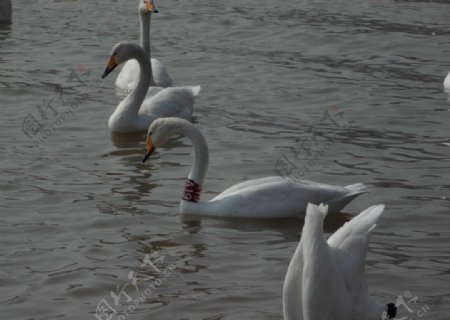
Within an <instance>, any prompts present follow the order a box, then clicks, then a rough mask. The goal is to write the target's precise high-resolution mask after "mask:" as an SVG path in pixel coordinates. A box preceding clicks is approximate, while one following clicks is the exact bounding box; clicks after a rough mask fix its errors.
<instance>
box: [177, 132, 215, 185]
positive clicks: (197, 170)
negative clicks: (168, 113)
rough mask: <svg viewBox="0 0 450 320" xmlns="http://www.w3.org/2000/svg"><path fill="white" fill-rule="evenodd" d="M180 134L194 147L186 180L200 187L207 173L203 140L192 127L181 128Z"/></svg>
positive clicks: (207, 154)
mask: <svg viewBox="0 0 450 320" xmlns="http://www.w3.org/2000/svg"><path fill="white" fill-rule="evenodd" d="M182 133H183V134H184V135H185V136H186V137H187V138H188V139H189V140H191V142H192V144H193V146H194V163H193V165H192V169H191V172H190V173H189V176H188V179H191V180H193V181H195V182H196V183H197V184H199V185H200V186H203V185H204V184H205V179H206V172H207V171H208V163H209V151H208V145H207V144H206V141H205V138H204V137H203V135H202V134H201V132H200V131H199V130H198V129H197V128H195V127H194V126H193V125H191V124H189V125H186V126H184V127H183V129H182Z"/></svg>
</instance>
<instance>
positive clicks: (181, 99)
mask: <svg viewBox="0 0 450 320" xmlns="http://www.w3.org/2000/svg"><path fill="white" fill-rule="evenodd" d="M199 91H200V86H197V87H187V86H186V87H169V88H165V89H162V90H160V91H159V92H157V93H156V94H155V95H153V96H151V97H149V98H146V99H145V100H144V102H143V103H142V106H141V108H140V109H139V114H146V115H150V116H152V117H154V118H162V117H179V118H183V119H187V120H189V119H191V116H192V112H193V106H194V101H195V95H196V94H198V92H199Z"/></svg>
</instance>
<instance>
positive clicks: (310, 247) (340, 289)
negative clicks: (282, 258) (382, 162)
mask: <svg viewBox="0 0 450 320" xmlns="http://www.w3.org/2000/svg"><path fill="white" fill-rule="evenodd" d="M383 210H384V205H377V206H372V207H370V208H368V209H366V210H364V211H363V212H361V213H360V214H359V215H358V216H356V217H355V218H353V219H352V220H350V221H349V222H347V223H345V224H344V225H343V226H342V227H341V228H340V229H339V230H337V231H336V232H335V233H334V234H333V235H332V236H331V237H330V238H329V239H328V241H327V240H326V239H325V235H324V233H323V220H324V218H325V216H326V215H327V212H328V206H326V205H323V204H321V205H319V206H316V205H313V204H308V207H307V209H306V217H305V225H304V226H303V232H302V236H301V239H300V243H299V245H298V246H297V249H296V251H295V253H294V256H293V257H292V260H291V263H290V264H289V268H288V271H287V274H286V278H285V280H284V287H283V312H284V319H285V320H330V319H333V320H380V319H381V320H386V319H392V318H394V317H395V315H396V312H397V309H396V307H395V305H394V304H393V303H389V304H387V305H382V304H379V303H377V302H376V301H375V299H374V298H372V297H371V296H370V295H369V292H368V288H367V283H366V279H365V275H364V269H365V268H364V265H365V261H366V254H367V247H368V243H369V239H370V236H371V234H372V231H373V229H374V228H375V225H376V223H377V221H378V219H379V218H380V216H381V214H382V213H383Z"/></svg>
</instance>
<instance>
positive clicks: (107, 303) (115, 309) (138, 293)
mask: <svg viewBox="0 0 450 320" xmlns="http://www.w3.org/2000/svg"><path fill="white" fill-rule="evenodd" d="M164 260H165V256H162V255H160V254H159V253H157V252H156V253H152V254H146V255H145V256H144V259H143V260H142V263H141V265H140V268H146V267H150V268H151V269H152V270H153V271H154V272H156V273H157V276H156V278H155V277H139V275H138V274H137V273H136V272H135V271H130V272H129V273H128V281H127V282H125V283H124V284H123V285H121V286H120V285H119V286H117V287H116V290H115V291H111V292H110V297H111V298H108V299H102V300H100V302H99V303H98V304H97V308H96V310H95V317H96V318H97V319H98V320H125V319H127V318H128V317H129V316H130V313H132V312H134V311H135V310H136V308H137V307H138V306H139V305H140V304H141V303H142V302H144V301H145V300H147V299H148V298H149V297H150V296H151V295H152V293H153V292H154V291H155V290H156V289H157V288H158V287H159V286H161V284H162V283H163V282H164V281H165V280H167V279H168V278H169V277H170V276H172V275H173V274H174V273H175V269H176V266H175V265H174V264H173V263H172V264H170V265H168V266H166V267H164V266H161V265H162V264H163V263H164ZM157 265H158V266H157ZM127 288H128V290H127ZM119 309H121V310H119Z"/></svg>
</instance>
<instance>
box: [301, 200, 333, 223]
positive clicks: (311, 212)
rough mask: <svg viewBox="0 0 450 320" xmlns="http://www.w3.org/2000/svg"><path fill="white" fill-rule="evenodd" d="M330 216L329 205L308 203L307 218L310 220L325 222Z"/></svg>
mask: <svg viewBox="0 0 450 320" xmlns="http://www.w3.org/2000/svg"><path fill="white" fill-rule="evenodd" d="M327 214H328V205H325V204H323V203H321V204H319V205H315V204H312V203H311V202H309V203H308V206H307V207H306V216H305V218H306V219H308V220H320V221H323V220H324V219H325V217H326V216H327Z"/></svg>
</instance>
